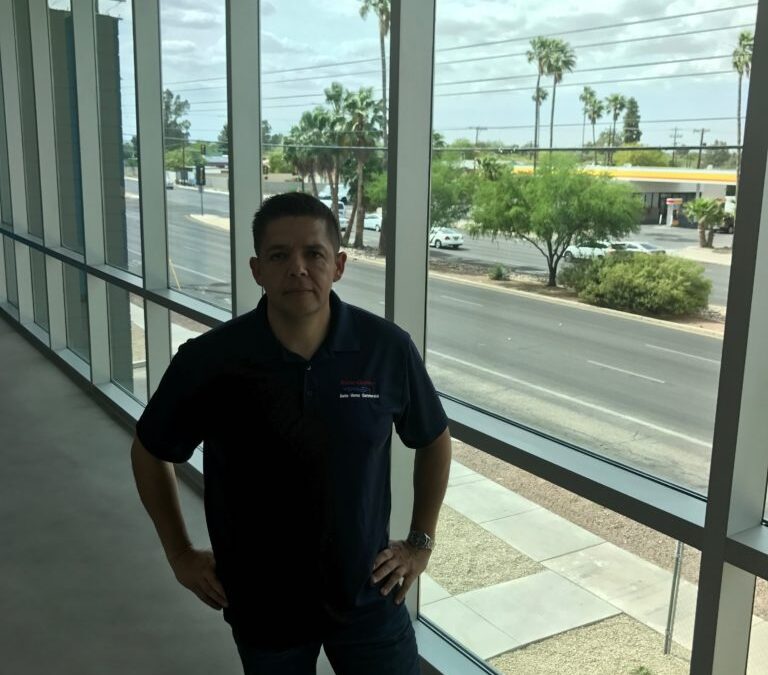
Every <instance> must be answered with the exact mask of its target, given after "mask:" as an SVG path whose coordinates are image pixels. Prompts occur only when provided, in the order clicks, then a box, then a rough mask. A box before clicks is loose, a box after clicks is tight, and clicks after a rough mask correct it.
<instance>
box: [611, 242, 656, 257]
mask: <svg viewBox="0 0 768 675" xmlns="http://www.w3.org/2000/svg"><path fill="white" fill-rule="evenodd" d="M611 247H612V248H613V250H614V251H623V252H625V253H643V254H645V255H660V254H662V255H663V254H664V253H666V251H665V250H664V249H663V248H661V246H656V244H651V243H649V242H647V241H614V242H613V243H612V244H611Z"/></svg>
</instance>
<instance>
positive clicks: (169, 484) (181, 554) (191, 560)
mask: <svg viewBox="0 0 768 675" xmlns="http://www.w3.org/2000/svg"><path fill="white" fill-rule="evenodd" d="M131 464H132V465H133V476H134V479H135V480H136V488H137V489H138V491H139V497H140V498H141V503H142V504H143V505H144V508H145V509H146V510H147V513H148V514H149V517H150V518H151V519H152V522H153V523H154V524H155V529H156V530H157V534H158V536H159V537H160V542H161V543H162V545H163V550H164V551H165V557H166V558H167V559H168V563H169V564H170V565H171V568H172V569H173V573H174V574H175V575H176V578H177V579H178V581H179V583H181V584H182V585H183V586H186V587H187V588H188V589H189V590H191V591H192V592H193V593H195V595H197V597H198V598H200V599H201V600H202V601H203V602H204V603H206V604H207V605H209V606H210V607H213V608H214V609H221V608H222V607H226V606H227V600H226V596H225V594H224V589H223V588H222V587H221V584H220V583H219V580H218V579H217V578H216V573H215V569H216V564H215V561H214V559H213V554H212V553H211V552H210V551H198V550H196V549H194V548H193V547H192V543H191V541H190V539H189V535H188V534H187V527H186V525H185V524H184V516H183V515H182V513H181V505H180V504H179V490H178V484H177V483H176V474H175V472H174V470H173V465H172V464H169V463H168V462H163V461H162V460H159V459H157V458H156V457H154V456H153V455H152V454H150V453H149V451H148V450H147V449H146V448H145V447H144V446H143V445H142V443H141V441H140V440H139V439H138V437H136V436H134V439H133V445H132V446H131Z"/></svg>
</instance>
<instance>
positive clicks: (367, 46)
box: [261, 2, 389, 315]
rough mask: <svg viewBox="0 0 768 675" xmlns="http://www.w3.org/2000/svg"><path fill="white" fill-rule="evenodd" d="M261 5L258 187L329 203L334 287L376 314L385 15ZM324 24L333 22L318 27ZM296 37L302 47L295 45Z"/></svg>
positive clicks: (380, 301)
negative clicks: (338, 270) (336, 238)
mask: <svg viewBox="0 0 768 675" xmlns="http://www.w3.org/2000/svg"><path fill="white" fill-rule="evenodd" d="M369 4H370V5H372V6H373V7H376V6H378V5H382V6H384V5H386V4H387V3H383V4H382V3H369ZM265 7H266V6H264V7H262V22H261V31H262V33H261V40H262V44H261V49H262V68H263V71H262V74H263V75H264V79H263V82H262V91H263V98H262V100H263V105H262V110H261V117H262V142H263V144H264V173H263V178H264V182H263V192H264V196H265V197H268V196H270V195H272V194H278V193H281V192H289V191H293V190H301V191H305V192H310V193H312V194H314V195H316V196H318V197H320V198H321V199H322V200H323V201H324V202H325V203H326V204H327V205H328V206H329V207H331V208H332V209H333V210H335V211H336V212H337V213H338V216H339V220H340V221H341V227H342V232H343V233H345V234H346V230H349V234H348V235H347V236H346V240H347V243H346V244H343V246H344V248H345V249H346V250H347V252H348V254H349V259H348V262H347V267H346V271H345V273H344V278H343V279H342V280H341V282H340V283H339V284H338V285H337V286H336V289H335V290H336V292H337V293H338V294H339V295H340V296H341V297H342V298H343V299H344V300H346V301H348V302H351V303H353V304H356V305H359V306H361V307H364V308H366V309H368V310H369V311H372V312H374V313H376V314H379V315H383V314H384V266H383V265H382V264H381V263H383V262H384V257H383V255H382V254H381V248H382V247H383V244H384V240H383V238H382V229H383V231H384V232H385V233H386V217H385V214H383V213H382V209H383V207H384V204H385V202H386V190H387V183H386V151H385V149H386V147H387V135H386V130H387V125H386V113H385V111H386V108H387V100H388V94H389V90H388V88H389V84H388V83H387V84H386V85H385V84H384V83H383V82H382V79H383V78H384V79H386V77H388V70H387V68H388V63H389V56H388V52H389V33H388V29H389V23H388V15H386V14H385V15H384V16H383V17H382V18H383V20H384V24H383V27H384V28H385V30H384V32H383V33H382V31H381V29H382V23H381V21H380V17H379V15H378V14H377V13H376V9H372V8H369V9H370V11H368V12H367V14H366V16H365V18H363V17H361V15H360V6H359V3H352V4H346V5H340V6H337V5H334V4H326V5H323V4H321V3H320V4H311V5H309V4H307V3H301V2H286V3H279V4H275V3H272V4H270V5H269V6H268V7H269V11H264V10H265ZM297 16H299V17H301V19H300V20H298V21H297V20H296V17H297ZM329 25H332V26H333V27H334V30H333V31H318V30H317V26H329ZM342 34H343V35H347V36H355V40H354V56H350V57H346V56H343V55H342V54H341V53H340V52H339V37H338V36H339V35H342ZM297 41H298V42H297ZM382 42H383V46H382ZM298 43H301V44H302V45H303V46H302V47H301V48H296V47H295V46H294V45H296V44H298ZM349 49H350V50H351V49H353V48H352V47H351V45H350V46H349ZM382 51H383V56H382ZM346 53H349V54H351V53H352V52H351V51H348V52H347V51H345V54H346ZM307 54H312V55H313V56H314V57H315V58H316V66H315V67H314V68H313V69H312V72H310V71H309V70H308V69H307V68H308V67H307ZM350 60H352V62H351V63H350ZM359 176H360V177H361V178H362V180H361V185H360V188H361V190H360V191H359V197H360V199H359V201H358V177H359ZM358 204H360V206H359V207H358ZM352 218H354V222H352ZM377 263H378V264H377Z"/></svg>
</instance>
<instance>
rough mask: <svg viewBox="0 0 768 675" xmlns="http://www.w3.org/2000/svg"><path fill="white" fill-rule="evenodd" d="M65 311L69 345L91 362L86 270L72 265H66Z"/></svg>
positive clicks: (81, 356) (82, 357)
mask: <svg viewBox="0 0 768 675" xmlns="http://www.w3.org/2000/svg"><path fill="white" fill-rule="evenodd" d="M64 313H65V316H66V320H67V347H69V348H70V349H71V350H72V351H73V352H75V354H77V355H78V356H79V357H80V358H81V359H83V360H84V361H86V362H88V363H90V361H91V341H90V335H89V332H88V284H87V279H86V276H85V272H83V271H82V270H79V269H77V268H76V267H72V266H70V265H64Z"/></svg>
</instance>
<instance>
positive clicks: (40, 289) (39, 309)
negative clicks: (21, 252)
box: [29, 248, 48, 330]
mask: <svg viewBox="0 0 768 675" xmlns="http://www.w3.org/2000/svg"><path fill="white" fill-rule="evenodd" d="M29 262H30V265H31V267H32V308H33V311H34V317H35V323H36V324H37V325H38V326H40V327H41V328H43V329H44V330H48V287H47V284H46V271H45V254H44V253H41V252H40V251H37V250H35V249H33V248H30V249H29Z"/></svg>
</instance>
